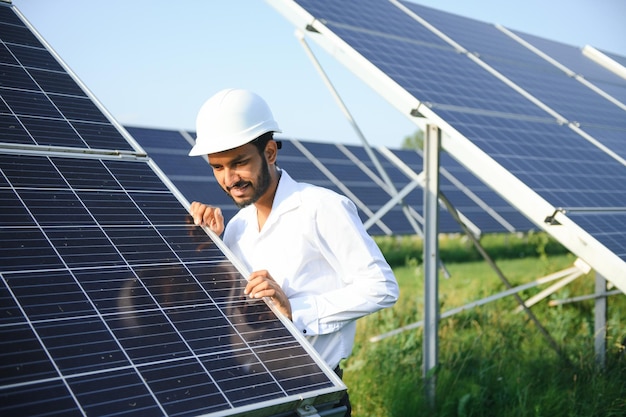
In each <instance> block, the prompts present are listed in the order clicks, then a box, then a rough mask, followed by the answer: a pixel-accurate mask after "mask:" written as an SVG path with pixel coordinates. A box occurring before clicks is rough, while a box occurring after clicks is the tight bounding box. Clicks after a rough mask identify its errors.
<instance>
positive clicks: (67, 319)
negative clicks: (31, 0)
mask: <svg viewBox="0 0 626 417" xmlns="http://www.w3.org/2000/svg"><path fill="white" fill-rule="evenodd" d="M0 51H1V52H0V72H1V73H2V76H1V77H0V98H1V99H0V248H1V250H0V415H3V416H4V415H6V416H9V415H11V416H25V415H28V416H44V415H45V416H48V415H63V416H74V415H77V416H85V415H94V416H97V415H120V416H122V415H142V416H162V415H170V416H189V415H200V414H202V415H210V416H235V415H248V414H249V413H251V412H254V415H259V416H268V415H287V414H288V413H294V412H295V410H296V408H297V407H299V406H301V405H302V404H303V403H312V404H316V405H319V404H323V403H332V402H335V401H336V400H337V399H338V398H339V397H340V396H341V395H342V394H343V392H344V391H345V387H344V386H343V384H342V383H341V381H340V380H339V379H338V378H337V377H336V376H335V375H334V373H333V372H332V371H331V370H329V369H328V367H327V366H326V365H325V364H323V363H322V361H321V359H319V357H318V356H317V354H316V353H315V352H313V350H312V348H311V347H310V346H309V345H308V343H306V342H304V340H303V339H302V337H301V336H300V335H299V334H298V333H297V332H296V331H294V330H293V329H292V328H291V327H290V326H291V324H290V323H289V322H287V321H286V320H285V319H282V318H281V317H279V316H278V315H276V314H274V312H273V310H272V309H271V308H270V306H268V305H267V304H266V303H265V302H264V301H260V300H250V299H248V298H246V297H244V296H243V286H244V285H245V280H244V279H243V275H242V273H241V272H242V271H241V270H239V269H238V268H236V261H235V260H231V259H230V258H229V257H228V256H227V255H226V249H224V248H221V246H220V244H219V242H218V241H214V240H212V239H211V238H210V237H209V236H208V235H207V234H206V233H205V232H204V231H203V230H202V229H200V228H197V227H195V226H193V225H192V224H191V220H190V216H189V215H188V213H187V210H186V208H185V206H184V205H183V204H181V201H182V200H183V199H179V198H178V196H179V194H178V193H177V192H176V190H173V189H170V188H169V186H168V183H167V181H166V180H165V179H164V178H163V177H161V176H160V174H159V171H158V169H157V168H155V166H154V163H153V162H152V161H151V160H150V159H149V158H147V157H146V156H145V155H144V154H143V151H142V150H141V148H140V147H138V146H137V145H136V144H135V143H134V142H133V141H132V140H130V138H128V139H127V136H125V133H124V131H123V130H120V129H118V128H117V127H116V125H115V123H114V122H112V121H111V120H110V119H109V117H108V116H107V115H106V113H105V112H104V111H103V110H101V107H100V106H99V105H98V104H97V102H96V101H95V100H94V99H92V98H91V97H90V96H89V95H88V94H87V93H86V92H85V91H86V90H84V89H83V88H82V87H81V86H80V85H79V84H77V83H76V82H75V81H74V78H73V76H71V75H70V73H69V72H68V71H67V70H66V69H65V67H64V66H63V65H61V64H60V63H59V61H57V60H56V58H54V56H53V55H52V54H51V53H50V52H49V51H48V49H47V48H46V47H45V46H44V44H43V43H42V41H41V40H40V38H39V37H38V36H37V35H36V34H35V32H34V30H33V29H32V28H30V27H29V26H28V25H27V24H26V23H25V22H24V21H23V20H22V19H21V18H20V17H19V14H18V12H17V11H16V10H15V9H14V8H13V7H12V6H11V5H9V4H7V3H0ZM247 413H248V414H247Z"/></svg>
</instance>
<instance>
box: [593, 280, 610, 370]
mask: <svg viewBox="0 0 626 417" xmlns="http://www.w3.org/2000/svg"><path fill="white" fill-rule="evenodd" d="M595 290H596V294H602V293H605V292H606V280H605V279H604V277H603V276H602V275H600V274H599V273H597V272H596V285H595ZM607 302H608V299H607V298H606V297H598V298H596V301H595V305H594V309H593V311H594V329H593V333H594V335H595V336H594V339H595V340H594V350H595V355H596V365H597V366H598V368H599V369H604V367H605V365H606V314H607Z"/></svg>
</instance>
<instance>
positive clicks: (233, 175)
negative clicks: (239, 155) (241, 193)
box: [224, 168, 241, 188]
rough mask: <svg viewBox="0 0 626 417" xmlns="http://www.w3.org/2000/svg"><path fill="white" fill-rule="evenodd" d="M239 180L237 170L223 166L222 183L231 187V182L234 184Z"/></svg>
mask: <svg viewBox="0 0 626 417" xmlns="http://www.w3.org/2000/svg"><path fill="white" fill-rule="evenodd" d="M239 180H241V177H240V176H239V174H238V173H237V170H235V169H232V168H224V185H226V187H228V188H230V187H232V186H233V184H236V183H237V182H238V181H239Z"/></svg>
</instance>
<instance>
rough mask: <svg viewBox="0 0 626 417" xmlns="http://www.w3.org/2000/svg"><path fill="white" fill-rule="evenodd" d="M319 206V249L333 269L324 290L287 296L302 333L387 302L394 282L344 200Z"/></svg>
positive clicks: (339, 323) (321, 330)
mask: <svg viewBox="0 0 626 417" xmlns="http://www.w3.org/2000/svg"><path fill="white" fill-rule="evenodd" d="M328 203H329V204H323V205H318V208H317V212H316V213H315V225H316V226H315V231H316V236H315V239H316V240H317V244H318V245H319V249H320V252H321V253H322V254H323V256H324V258H325V259H326V260H327V261H328V263H329V264H330V265H331V267H332V268H333V269H334V271H335V272H336V274H335V275H336V277H335V278H334V283H332V284H333V285H331V286H330V287H331V288H328V290H327V291H325V290H324V289H322V290H321V291H320V292H319V293H317V294H314V295H305V296H297V297H294V298H292V299H290V302H291V306H292V318H293V322H294V324H295V325H296V327H297V328H299V329H300V330H301V331H302V332H303V333H304V334H306V335H307V336H312V335H316V334H327V333H332V332H335V331H337V330H338V329H340V328H341V327H343V326H344V325H345V324H346V323H349V322H351V321H353V320H355V319H358V318H360V317H363V316H365V315H367V314H371V313H374V312H376V311H378V310H380V309H382V308H386V307H390V306H392V305H393V304H394V303H395V302H396V300H397V299H398V294H399V290H398V284H397V282H396V279H395V276H394V274H393V271H392V270H391V267H390V266H389V264H388V263H387V261H386V260H385V258H384V257H383V255H382V253H381V251H380V249H379V248H378V246H377V245H376V243H375V242H374V240H373V239H372V238H371V236H369V235H368V234H367V231H366V230H365V227H364V226H363V224H362V222H361V219H360V218H359V217H358V214H357V210H356V207H355V206H354V204H353V203H352V201H350V200H349V199H347V198H345V197H340V199H339V202H336V201H332V202H328Z"/></svg>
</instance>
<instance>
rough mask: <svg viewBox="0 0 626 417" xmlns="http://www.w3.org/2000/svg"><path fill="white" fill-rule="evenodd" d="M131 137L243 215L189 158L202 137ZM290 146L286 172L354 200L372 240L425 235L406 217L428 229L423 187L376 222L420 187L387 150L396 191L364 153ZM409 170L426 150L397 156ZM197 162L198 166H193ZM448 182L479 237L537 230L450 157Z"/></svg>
mask: <svg viewBox="0 0 626 417" xmlns="http://www.w3.org/2000/svg"><path fill="white" fill-rule="evenodd" d="M126 130H127V131H128V132H129V133H130V134H131V135H132V136H133V138H134V139H135V140H136V141H137V142H138V143H139V144H140V145H141V146H142V147H143V149H145V150H146V152H147V153H148V155H150V156H151V157H152V158H153V159H154V161H155V162H156V163H157V164H158V165H159V167H160V168H161V169H162V170H163V172H164V173H165V175H167V177H168V178H169V179H170V180H171V181H172V182H173V183H174V184H175V185H176V186H177V188H178V189H179V190H181V192H182V193H183V194H184V195H185V197H186V198H187V199H188V200H189V201H202V202H205V203H209V204H212V205H215V206H219V207H221V208H222V211H223V213H224V217H225V218H226V220H228V219H230V218H231V217H232V216H234V214H235V213H236V211H237V210H238V209H237V208H236V207H235V205H234V204H233V202H232V200H231V199H230V197H228V195H226V193H224V192H223V191H222V189H221V188H220V187H219V185H218V184H217V182H216V181H215V178H214V177H213V173H212V171H211V167H210V166H209V165H208V164H207V162H206V161H205V160H204V159H202V158H189V157H188V156H187V154H188V153H189V150H190V149H191V146H192V145H191V144H190V142H189V141H188V138H195V133H194V132H186V131H183V132H178V131H174V130H163V129H151V128H145V127H132V126H127V127H126ZM277 139H278V140H280V141H281V143H282V149H281V150H280V151H279V156H278V165H279V166H280V167H282V168H284V169H285V170H286V171H287V172H289V174H290V175H291V176H292V177H293V178H295V179H296V180H298V181H303V182H308V183H311V184H316V185H320V186H323V187H326V188H330V189H332V190H334V191H336V192H338V193H341V194H344V195H346V196H348V197H349V198H351V199H352V200H353V201H354V202H355V203H356V205H357V207H358V209H359V215H360V216H361V219H362V220H363V222H364V223H365V224H366V225H367V226H369V227H368V232H369V233H370V234H372V235H384V234H396V235H410V234H415V233H418V232H419V231H416V230H415V229H414V228H413V226H412V224H411V223H410V222H409V220H408V219H407V214H405V213H404V212H403V209H402V205H401V203H404V204H405V205H406V206H407V207H409V208H410V213H409V216H411V217H412V218H414V220H415V221H416V222H417V223H418V225H419V227H420V229H421V226H422V194H423V191H422V188H421V184H420V183H419V181H418V182H417V183H416V185H415V186H414V188H413V189H412V191H411V192H410V193H408V194H407V195H406V197H404V198H403V199H402V201H401V202H399V203H398V204H396V205H394V206H393V207H391V208H390V209H389V211H387V212H386V213H385V214H384V215H383V216H382V217H381V218H380V220H379V221H371V222H370V219H372V218H373V217H375V216H376V214H377V212H378V211H379V210H381V209H382V208H383V207H384V206H385V205H386V204H387V203H388V202H389V201H390V200H391V199H392V198H393V196H394V191H400V190H402V189H403V188H404V187H407V186H409V185H410V184H411V182H412V181H414V179H413V178H411V177H410V175H408V174H407V173H406V172H405V170H403V169H402V168H401V167H399V166H398V165H397V161H392V160H389V158H387V157H386V156H385V154H383V153H381V152H380V151H379V150H374V153H375V156H376V158H377V159H378V161H379V162H380V164H381V165H382V167H383V169H384V170H385V172H386V174H387V175H388V176H389V177H390V179H391V182H392V184H393V186H394V188H395V190H392V189H391V188H390V187H389V186H388V185H387V184H386V183H385V182H384V180H383V179H382V178H381V174H380V173H379V172H378V171H377V169H376V167H375V164H374V162H373V161H372V160H371V158H370V156H369V155H368V154H367V152H366V150H365V148H364V147H363V146H357V145H341V144H333V143H323V142H313V141H304V140H297V139H288V138H284V137H280V138H278V137H277ZM391 152H392V153H393V154H394V155H395V156H396V157H397V158H398V159H399V161H401V164H402V165H404V166H406V167H407V168H409V169H410V170H412V171H413V172H415V173H419V172H421V170H422V165H423V163H422V157H421V155H420V153H419V152H418V151H411V150H401V149H394V150H392V151H391ZM189 159H193V161H191V162H189ZM442 166H443V169H442V171H443V172H444V174H445V175H444V176H443V178H442V185H441V191H442V192H443V193H444V194H445V195H446V196H447V197H448V198H449V199H450V200H451V201H452V203H453V204H454V205H455V207H456V208H457V209H458V210H459V211H461V212H462V213H463V214H464V215H465V216H466V217H467V219H468V221H469V222H471V223H472V224H473V225H474V226H475V228H476V231H477V233H478V234H480V233H491V232H514V231H528V230H533V229H534V226H533V225H532V224H531V223H530V222H529V221H528V220H527V219H526V218H525V217H523V216H522V215H521V214H520V213H519V212H518V211H516V210H515V209H514V208H513V207H512V206H511V205H509V204H508V203H506V202H505V201H504V200H503V199H502V198H501V197H499V196H498V195H497V194H496V193H494V192H493V191H492V190H490V189H489V188H487V187H486V186H485V185H484V184H483V183H481V182H480V181H479V180H477V178H476V177H475V176H473V175H472V174H471V173H470V172H469V171H467V170H466V169H464V168H463V167H462V166H461V165H459V164H458V163H457V162H456V161H454V160H453V159H452V158H450V157H448V156H445V155H444V156H443V162H442ZM441 231H442V232H444V233H458V232H461V231H462V230H461V227H460V226H459V225H458V224H457V222H456V221H455V220H454V219H453V218H452V216H450V215H449V214H448V213H447V212H444V213H443V214H442V216H441Z"/></svg>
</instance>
